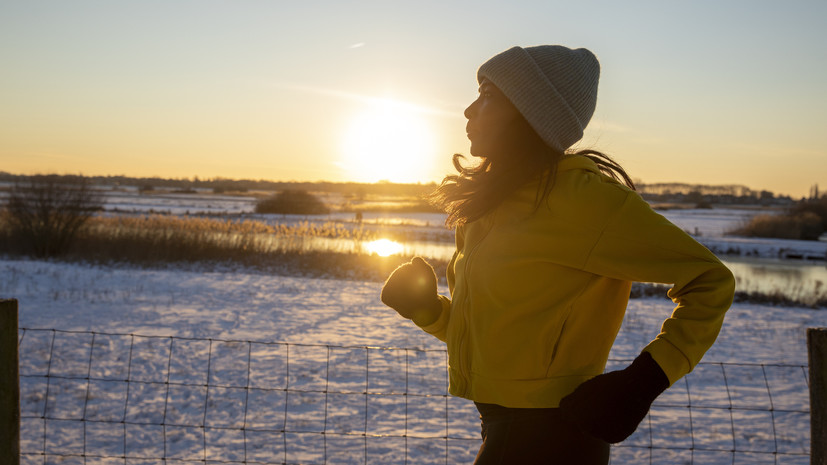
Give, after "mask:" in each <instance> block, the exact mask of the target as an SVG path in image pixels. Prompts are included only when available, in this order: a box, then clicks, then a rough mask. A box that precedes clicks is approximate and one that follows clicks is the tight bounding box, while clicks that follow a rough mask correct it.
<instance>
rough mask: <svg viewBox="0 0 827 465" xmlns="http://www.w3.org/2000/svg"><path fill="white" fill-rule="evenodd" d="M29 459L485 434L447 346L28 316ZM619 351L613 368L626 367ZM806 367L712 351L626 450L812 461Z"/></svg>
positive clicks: (326, 451) (309, 460)
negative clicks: (132, 330) (123, 327)
mask: <svg viewBox="0 0 827 465" xmlns="http://www.w3.org/2000/svg"><path fill="white" fill-rule="evenodd" d="M18 337H19V352H20V398H21V447H20V450H21V463H23V464H44V465H45V464H52V463H60V464H83V465H86V464H93V463H105V464H124V465H126V464H141V465H144V464H150V463H163V464H188V463H202V464H283V465H287V464H325V465H326V464H374V463H375V464H383V465H387V464H414V463H415V464H431V463H433V464H455V463H472V462H473V460H474V456H475V454H476V451H477V449H478V448H479V444H480V443H479V418H478V414H477V412H476V410H475V408H474V406H473V403H471V402H469V401H466V400H463V399H457V398H455V397H452V396H449V395H448V394H447V383H448V381H447V372H446V366H447V354H446V351H445V350H427V349H416V348H393V347H368V346H336V345H322V344H318V345H314V344H294V343H281V342H259V341H241V340H226V339H204V338H187V337H160V336H142V335H136V334H126V333H102V332H86V331H64V330H56V329H27V328H21V329H20V330H19V332H18ZM628 362H629V361H628V360H626V361H624V360H611V361H610V363H609V366H608V367H607V369H609V370H611V369H618V368H622V367H624V366H626V365H627V364H628ZM809 447H810V445H809V390H808V378H807V367H806V366H802V365H772V364H746V363H743V364H742V363H702V364H700V365H699V366H698V367H696V369H695V370H694V371H693V372H692V373H690V374H689V375H688V376H687V377H685V378H684V379H683V380H681V381H680V382H678V383H676V384H675V385H674V386H672V387H671V388H670V389H668V390H667V391H666V392H665V393H664V394H662V395H661V396H660V397H659V398H658V400H656V402H655V403H654V404H653V406H652V410H651V411H650V413H649V415H648V416H647V418H646V419H645V420H644V422H643V423H642V424H641V426H640V427H639V428H638V431H637V432H636V433H635V434H634V435H632V436H631V437H630V438H628V439H627V440H626V441H624V442H623V443H622V444H619V445H617V446H614V447H613V448H612V462H611V463H613V464H637V463H641V464H647V463H648V464H693V465H694V464H698V465H700V464H741V463H744V464H746V463H749V464H764V463H766V464H802V465H803V464H808V463H809Z"/></svg>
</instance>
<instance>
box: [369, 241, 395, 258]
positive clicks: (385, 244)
mask: <svg viewBox="0 0 827 465" xmlns="http://www.w3.org/2000/svg"><path fill="white" fill-rule="evenodd" d="M365 248H366V249H367V250H368V252H370V253H375V254H376V255H379V256H380V257H388V256H390V255H395V254H398V253H401V252H402V249H403V247H402V244H400V243H398V242H394V241H392V240H390V239H379V240H375V241H370V242H368V243H366V244H365Z"/></svg>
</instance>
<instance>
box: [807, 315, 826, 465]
mask: <svg viewBox="0 0 827 465" xmlns="http://www.w3.org/2000/svg"><path fill="white" fill-rule="evenodd" d="M807 352H808V357H809V359H810V464H811V465H827V328H808V329H807Z"/></svg>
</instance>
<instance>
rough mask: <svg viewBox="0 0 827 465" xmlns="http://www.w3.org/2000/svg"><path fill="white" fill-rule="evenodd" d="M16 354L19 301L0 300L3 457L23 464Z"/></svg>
mask: <svg viewBox="0 0 827 465" xmlns="http://www.w3.org/2000/svg"><path fill="white" fill-rule="evenodd" d="M18 374H19V373H18V354H17V301H16V300H14V299H9V300H0V457H2V460H3V463H8V464H10V465H19V464H20V380H19V377H18Z"/></svg>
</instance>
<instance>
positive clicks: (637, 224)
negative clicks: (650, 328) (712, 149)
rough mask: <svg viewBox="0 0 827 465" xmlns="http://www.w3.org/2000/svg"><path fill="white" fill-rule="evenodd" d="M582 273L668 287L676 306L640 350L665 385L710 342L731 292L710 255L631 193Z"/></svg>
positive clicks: (727, 275) (731, 283)
mask: <svg viewBox="0 0 827 465" xmlns="http://www.w3.org/2000/svg"><path fill="white" fill-rule="evenodd" d="M585 270H586V271H588V272H591V273H594V274H598V275H601V276H606V277H610V278H615V279H622V280H627V281H637V282H652V283H663V284H669V285H672V288H671V289H670V290H669V291H668V293H667V295H668V296H669V298H671V299H672V301H673V302H674V303H675V304H676V307H675V309H674V311H673V312H672V315H671V316H670V317H669V318H668V319H667V320H666V321H664V323H663V325H662V327H661V332H660V334H658V336H657V337H656V338H655V339H654V340H653V341H652V342H651V343H649V344H648V345H647V346H646V347H645V348H644V351H645V352H649V353H650V354H651V355H652V357H653V358H654V359H655V361H656V362H657V363H658V365H659V366H660V367H661V368H662V369H663V371H664V372H665V373H666V375H667V377H668V378H669V382H670V384H672V383H674V382H675V381H677V380H678V379H679V378H681V377H682V376H684V375H686V374H687V373H689V372H690V371H691V370H692V369H693V368H694V367H695V365H697V363H698V362H699V361H700V360H701V358H702V357H703V355H704V353H705V352H706V351H707V350H708V349H709V347H710V346H712V344H713V343H714V342H715V339H716V338H717V336H718V333H719V331H720V329H721V325H722V324H723V319H724V314H725V313H726V311H727V309H729V307H730V305H731V304H732V298H733V294H734V292H735V279H734V278H733V276H732V273H731V272H730V271H729V269H727V268H726V267H725V266H724V265H723V264H722V263H721V261H720V260H718V258H717V257H715V255H714V254H713V253H712V252H710V251H709V250H708V249H707V248H706V247H704V246H703V245H701V244H700V243H698V242H697V241H695V240H694V239H693V238H692V237H691V236H689V234H687V233H685V232H684V231H683V230H681V229H680V228H678V227H677V226H675V225H674V224H672V223H671V222H669V221H668V220H667V219H666V218H664V217H663V216H661V215H659V214H658V213H656V212H655V211H654V210H652V209H651V207H650V206H649V205H648V204H647V203H646V202H645V201H644V200H643V199H642V198H641V197H640V196H639V195H637V194H636V193H633V192H630V193H629V194H628V195H627V198H626V200H625V202H624V203H623V204H622V205H621V207H620V208H619V209H618V210H617V211H616V212H615V214H614V216H613V217H612V218H611V219H610V220H609V222H608V223H607V225H606V228H605V229H604V230H603V233H602V234H601V236H600V237H599V239H598V241H597V243H596V244H595V246H594V248H593V249H592V250H591V252H590V254H589V257H588V259H587V261H586V266H585Z"/></svg>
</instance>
